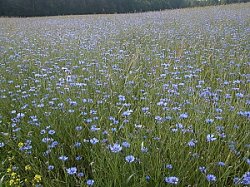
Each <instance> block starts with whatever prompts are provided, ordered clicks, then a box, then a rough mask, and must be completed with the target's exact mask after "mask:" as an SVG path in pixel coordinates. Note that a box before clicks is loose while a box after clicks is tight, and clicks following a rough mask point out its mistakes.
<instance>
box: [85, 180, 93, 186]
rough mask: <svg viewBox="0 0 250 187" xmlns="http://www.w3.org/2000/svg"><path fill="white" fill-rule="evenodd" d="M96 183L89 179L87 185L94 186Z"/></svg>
mask: <svg viewBox="0 0 250 187" xmlns="http://www.w3.org/2000/svg"><path fill="white" fill-rule="evenodd" d="M94 183H95V181H94V180H92V179H88V180H87V182H86V184H87V185H88V186H93V185H94Z"/></svg>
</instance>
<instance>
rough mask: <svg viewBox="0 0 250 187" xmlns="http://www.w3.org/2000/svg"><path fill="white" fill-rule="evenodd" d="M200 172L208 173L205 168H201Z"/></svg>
mask: <svg viewBox="0 0 250 187" xmlns="http://www.w3.org/2000/svg"><path fill="white" fill-rule="evenodd" d="M199 170H200V172H201V173H206V172H207V169H206V167H205V166H200V167H199Z"/></svg>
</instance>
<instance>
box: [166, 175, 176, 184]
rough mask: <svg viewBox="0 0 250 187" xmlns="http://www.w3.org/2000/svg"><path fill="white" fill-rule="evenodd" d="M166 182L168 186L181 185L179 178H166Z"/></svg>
mask: <svg viewBox="0 0 250 187" xmlns="http://www.w3.org/2000/svg"><path fill="white" fill-rule="evenodd" d="M165 182H166V183H168V184H175V185H176V184H178V183H179V178H177V177H175V176H171V177H165Z"/></svg>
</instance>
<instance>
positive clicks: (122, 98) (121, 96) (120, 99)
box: [118, 95, 126, 101]
mask: <svg viewBox="0 0 250 187" xmlns="http://www.w3.org/2000/svg"><path fill="white" fill-rule="evenodd" d="M118 98H119V101H125V100H126V98H125V96H123V95H119V96H118Z"/></svg>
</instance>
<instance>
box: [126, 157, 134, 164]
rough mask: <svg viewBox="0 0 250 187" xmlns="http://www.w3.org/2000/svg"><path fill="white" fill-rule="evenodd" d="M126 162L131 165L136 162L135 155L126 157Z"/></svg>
mask: <svg viewBox="0 0 250 187" xmlns="http://www.w3.org/2000/svg"><path fill="white" fill-rule="evenodd" d="M125 160H126V162H128V163H131V162H134V161H135V157H134V156H133V155H128V156H126V157H125Z"/></svg>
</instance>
